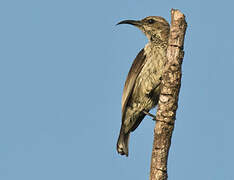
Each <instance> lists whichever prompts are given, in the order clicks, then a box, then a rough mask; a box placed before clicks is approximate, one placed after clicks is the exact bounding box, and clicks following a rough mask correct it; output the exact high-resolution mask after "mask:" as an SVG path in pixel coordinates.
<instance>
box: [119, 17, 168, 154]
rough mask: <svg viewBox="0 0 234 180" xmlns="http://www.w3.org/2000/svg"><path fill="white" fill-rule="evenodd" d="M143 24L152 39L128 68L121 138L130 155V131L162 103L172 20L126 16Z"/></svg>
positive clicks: (123, 151) (121, 149)
mask: <svg viewBox="0 0 234 180" xmlns="http://www.w3.org/2000/svg"><path fill="white" fill-rule="evenodd" d="M120 24H129V25H133V26H135V27H137V28H139V29H140V30H141V31H142V32H143V33H144V34H145V35H146V37H147V39H148V43H147V44H146V45H145V47H144V48H143V49H142V50H141V51H140V52H139V53H138V55H137V56H136V58H135V60H134V61H133V63H132V66H131V68H130V70H129V72H128V75H127V78H126V81H125V85H124V88H123V94H122V102H121V106H122V123H121V128H120V133H119V138H118V141H117V152H118V153H119V154H120V155H125V156H128V144H129V137H130V133H131V132H133V131H134V130H135V129H136V128H137V127H138V126H139V124H140V123H141V122H142V120H143V119H144V117H145V116H146V115H150V116H153V117H154V119H155V120H156V118H155V116H154V115H152V114H151V113H149V111H150V110H151V109H152V108H154V107H155V106H156V105H157V104H158V99H159V94H160V91H161V80H162V74H163V68H164V66H165V62H166V59H167V58H166V51H167V46H168V38H169V33H170V25H169V23H168V22H167V21H166V20H165V19H164V18H163V17H160V16H148V17H146V18H144V19H142V20H124V21H121V22H119V23H117V25H120Z"/></svg>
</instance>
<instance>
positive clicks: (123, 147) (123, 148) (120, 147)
mask: <svg viewBox="0 0 234 180" xmlns="http://www.w3.org/2000/svg"><path fill="white" fill-rule="evenodd" d="M129 137H130V133H125V132H124V130H123V128H122V127H121V130H120V133H119V139H118V142H117V151H118V153H119V154H121V155H126V156H128V143H129Z"/></svg>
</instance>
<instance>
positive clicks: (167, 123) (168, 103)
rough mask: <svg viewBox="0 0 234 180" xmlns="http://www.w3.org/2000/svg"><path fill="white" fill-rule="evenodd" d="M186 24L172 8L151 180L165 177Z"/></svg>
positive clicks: (155, 131) (178, 12)
mask: <svg viewBox="0 0 234 180" xmlns="http://www.w3.org/2000/svg"><path fill="white" fill-rule="evenodd" d="M186 27H187V23H186V21H185V16H184V15H183V14H182V13H181V12H180V11H179V10H174V9H172V10H171V28H170V36H169V43H168V49H167V63H166V65H165V70H164V74H163V77H162V90H161V94H160V97H159V102H158V110H157V113H156V119H157V123H156V125H155V128H154V143H153V150H152V158H151V170H150V180H166V179H167V177H168V175H167V159H168V152H169V149H170V145H171V137H172V132H173V129H174V123H175V117H176V110H177V107H178V96H179V91H180V85H181V64H182V60H183V57H184V51H183V44H184V36H185V31H186Z"/></svg>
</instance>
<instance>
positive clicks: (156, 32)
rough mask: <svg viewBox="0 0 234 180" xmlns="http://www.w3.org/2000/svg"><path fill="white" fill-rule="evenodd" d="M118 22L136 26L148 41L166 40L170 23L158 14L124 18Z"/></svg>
mask: <svg viewBox="0 0 234 180" xmlns="http://www.w3.org/2000/svg"><path fill="white" fill-rule="evenodd" d="M119 24H131V25H134V26H136V27H138V28H139V29H140V30H141V31H142V32H143V33H144V34H145V35H146V36H147V38H148V39H149V40H150V41H155V40H161V41H164V42H165V41H166V42H167V40H168V36H169V31H170V25H169V23H168V22H167V21H166V20H165V19H164V18H162V17H160V16H149V17H146V18H144V19H142V20H139V21H136V20H124V21H121V22H119V23H118V24H117V25H119Z"/></svg>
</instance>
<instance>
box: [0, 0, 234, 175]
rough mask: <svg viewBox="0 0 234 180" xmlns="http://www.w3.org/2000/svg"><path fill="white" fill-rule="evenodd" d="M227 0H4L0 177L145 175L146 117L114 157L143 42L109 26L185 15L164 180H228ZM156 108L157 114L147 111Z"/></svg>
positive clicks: (232, 61) (230, 63)
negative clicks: (124, 151)
mask: <svg viewBox="0 0 234 180" xmlns="http://www.w3.org/2000/svg"><path fill="white" fill-rule="evenodd" d="M233 6H234V3H233V1H231V0H230V1H227V0H223V1H211V0H207V1H204V0H196V1H187V0H161V1H159V0H146V1H143V0H141V1H139V0H135V1H133V0H118V1H110V0H99V1H94V0H93V1H91V0H86V1H84V0H83V1H82V0H66V1H65V0H38V1H35V0H20V1H19V0H1V1H0V23H1V25H0V179H1V180H42V179H43V180H51V179H56V180H64V179H68V180H81V179H82V180H83V179H84V180H86V179H87V180H90V179H112V180H119V179H122V180H123V179H134V180H143V179H148V177H149V169H150V159H151V150H152V142H153V129H154V122H153V121H151V119H150V118H148V117H147V118H145V119H144V121H143V122H142V124H141V125H140V126H139V128H138V129H137V130H136V131H135V132H134V133H132V135H131V138H130V147H129V157H128V158H126V157H122V156H120V155H118V154H117V152H116V141H117V138H118V133H119V128H120V123H121V95H122V89H123V84H124V81H125V78H126V75H127V72H128V70H129V68H130V66H131V63H132V61H133V59H134V58H135V56H136V55H137V53H138V52H139V51H140V49H141V48H143V47H144V45H145V44H146V43H147V39H146V37H145V36H144V35H143V34H142V33H141V32H140V31H139V30H138V29H136V28H134V27H131V26H127V25H122V26H115V24H116V23H117V22H119V21H121V20H125V19H141V18H144V17H146V16H149V15H157V16H163V17H165V18H166V19H167V20H168V21H170V9H171V8H179V9H180V10H181V11H182V12H183V13H185V15H186V18H187V22H188V29H187V34H186V39H185V57H184V63H183V77H182V87H181V92H180V99H179V109H178V111H177V120H176V126H175V130H174V134H173V139H172V146H171V150H170V155H169V162H168V163H169V164H168V171H169V172H168V173H169V179H171V180H183V179H189V180H197V179H202V180H203V179H204V180H233V179H234V174H233V162H234V156H233V152H234V141H233V137H234V133H233V127H234V117H233V112H234V110H233V101H234V95H233V92H234V79H233V78H234V73H233V67H234V54H233V50H234V36H233V32H234V25H233ZM152 112H153V113H155V110H153V111H152Z"/></svg>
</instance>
